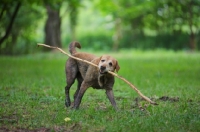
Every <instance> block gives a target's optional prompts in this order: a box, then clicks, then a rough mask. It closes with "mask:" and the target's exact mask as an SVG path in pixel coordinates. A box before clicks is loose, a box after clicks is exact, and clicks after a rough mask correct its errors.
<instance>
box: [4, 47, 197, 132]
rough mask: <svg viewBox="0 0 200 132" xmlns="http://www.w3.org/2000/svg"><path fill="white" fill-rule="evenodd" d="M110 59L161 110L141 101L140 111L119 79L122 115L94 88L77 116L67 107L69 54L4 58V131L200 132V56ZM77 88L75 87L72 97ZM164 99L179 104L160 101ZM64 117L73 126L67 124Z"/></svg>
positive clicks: (127, 53)
mask: <svg viewBox="0 0 200 132" xmlns="http://www.w3.org/2000/svg"><path fill="white" fill-rule="evenodd" d="M95 54H97V55H100V54H105V52H104V53H95ZM109 54H111V55H112V56H114V57H115V58H117V59H118V61H119V64H120V66H121V69H120V71H119V75H121V76H123V77H124V78H126V79H127V80H129V81H130V82H132V83H133V84H134V85H135V86H137V87H138V89H139V90H140V91H141V92H142V93H143V94H144V95H146V96H148V97H152V98H153V99H155V100H156V102H157V103H158V104H159V105H158V106H152V105H149V104H147V102H144V101H140V102H139V103H140V105H141V106H142V107H144V106H145V105H147V107H146V109H144V110H141V109H140V108H138V107H136V104H135V101H134V100H135V99H136V97H138V95H137V94H136V92H135V91H133V90H132V89H131V88H129V86H128V85H127V84H125V83H124V82H123V81H121V80H119V79H116V83H115V86H114V94H115V98H116V102H117V104H118V107H119V111H114V110H113V109H112V107H111V104H110V102H109V101H108V99H107V98H106V95H105V92H104V91H103V90H93V89H92V88H90V89H88V90H87V91H86V93H85V95H84V97H83V101H82V104H81V106H80V109H79V110H77V111H74V110H71V109H69V108H65V106H64V98H65V95H64V87H65V85H66V82H65V73H64V65H65V62H66V58H67V57H66V56H65V55H63V54H61V53H48V54H34V55H28V56H21V57H17V58H16V57H2V56H1V57H0V64H2V65H0V80H1V85H0V117H1V119H0V131H6V130H10V131H20V130H21V131H30V130H34V131H44V130H46V131H107V132H112V131H126V132H129V131H142V132H143V131H144V132H146V131H163V132H168V131H193V132H198V131H200V113H199V110H200V104H199V100H200V96H199V95H200V91H199V89H200V82H199V78H200V74H197V73H199V67H200V63H199V59H200V54H199V53H186V52H173V51H165V50H163V51H162V50H155V51H149V52H143V51H141V50H124V51H121V52H118V53H111V52H109ZM130 62H131V63H130ZM75 89H76V85H75V84H74V85H73V86H72V88H71V90H72V92H71V96H73V95H72V94H73V92H74V91H75ZM162 96H168V97H178V98H179V100H178V101H177V102H172V101H170V100H167V101H162V100H159V98H160V97H162ZM66 117H69V118H70V119H71V121H68V122H66V121H64V119H65V118H66ZM19 129H20V130H19Z"/></svg>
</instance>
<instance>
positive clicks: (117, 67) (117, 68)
mask: <svg viewBox="0 0 200 132" xmlns="http://www.w3.org/2000/svg"><path fill="white" fill-rule="evenodd" d="M119 69H120V66H119V64H118V61H116V66H115V70H116V72H118V71H119Z"/></svg>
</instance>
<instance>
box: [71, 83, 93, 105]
mask: <svg viewBox="0 0 200 132" xmlns="http://www.w3.org/2000/svg"><path fill="white" fill-rule="evenodd" d="M88 87H90V85H89V83H85V82H84V81H83V82H82V84H81V87H80V90H79V92H78V95H77V97H76V98H75V101H74V106H73V108H74V109H78V108H79V105H80V103H81V100H82V97H83V95H84V93H85V91H86V90H87V89H88Z"/></svg>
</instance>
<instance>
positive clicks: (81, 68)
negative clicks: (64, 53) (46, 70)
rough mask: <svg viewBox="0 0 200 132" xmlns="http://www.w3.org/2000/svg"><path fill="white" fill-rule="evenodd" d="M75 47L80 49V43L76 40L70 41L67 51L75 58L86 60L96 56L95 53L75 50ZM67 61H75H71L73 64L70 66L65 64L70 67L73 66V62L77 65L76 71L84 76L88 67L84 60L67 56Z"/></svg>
mask: <svg viewBox="0 0 200 132" xmlns="http://www.w3.org/2000/svg"><path fill="white" fill-rule="evenodd" d="M76 48H79V49H81V45H80V43H78V42H76V41H75V42H72V43H70V45H69V52H70V53H71V55H73V56H74V57H77V58H80V59H83V60H87V61H90V62H91V61H92V60H93V59H95V58H96V56H95V55H93V54H89V53H84V52H77V51H76ZM68 61H74V62H75V63H71V64H73V65H71V66H69V65H68V66H67V67H66V68H70V67H73V66H74V64H76V65H77V67H78V69H77V70H78V71H77V72H80V74H81V76H82V77H83V78H84V77H85V73H86V71H87V69H88V67H89V64H87V63H85V62H82V61H77V60H74V59H72V58H69V59H68Z"/></svg>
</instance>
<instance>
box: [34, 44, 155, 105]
mask: <svg viewBox="0 0 200 132" xmlns="http://www.w3.org/2000/svg"><path fill="white" fill-rule="evenodd" d="M37 45H38V46H44V47H48V48H51V49H57V50H59V51H61V52H62V53H63V54H65V55H67V56H69V57H71V58H73V59H75V60H79V61H83V62H85V63H88V64H90V65H93V66H95V67H98V66H97V65H95V64H93V63H91V62H89V61H87V60H83V59H80V58H77V57H74V56H72V55H70V54H68V53H66V52H65V51H64V50H62V49H61V48H58V47H53V46H49V45H46V44H41V43H38V44H37ZM108 73H110V74H112V75H113V76H116V77H117V78H119V79H121V80H123V81H124V82H125V83H127V84H128V85H129V86H130V87H131V88H132V89H133V90H135V91H136V92H137V93H138V94H139V95H140V96H141V97H142V98H143V99H145V100H146V101H148V102H149V103H151V104H153V105H158V104H157V103H156V102H154V101H152V100H150V99H149V98H148V97H146V96H144V95H143V94H142V93H141V92H140V91H139V90H138V89H137V88H136V87H135V86H134V85H133V84H131V83H130V82H129V81H127V80H126V79H125V78H123V77H121V76H119V75H117V74H116V73H114V72H111V71H108Z"/></svg>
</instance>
